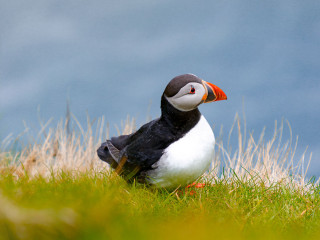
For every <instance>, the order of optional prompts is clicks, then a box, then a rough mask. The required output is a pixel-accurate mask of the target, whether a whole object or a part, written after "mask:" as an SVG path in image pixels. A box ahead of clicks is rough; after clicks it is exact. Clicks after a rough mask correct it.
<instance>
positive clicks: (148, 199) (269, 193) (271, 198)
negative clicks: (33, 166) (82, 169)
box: [0, 171, 320, 239]
mask: <svg viewBox="0 0 320 240" xmlns="http://www.w3.org/2000/svg"><path fill="white" fill-rule="evenodd" d="M232 179H233V180H230V179H211V181H210V182H211V183H214V184H211V183H210V184H208V185H207V186H206V187H205V188H203V189H197V190H195V194H193V195H191V194H190V193H182V192H167V191H165V190H150V189H147V188H145V187H144V186H141V185H140V186H136V185H127V184H126V183H124V182H123V181H122V179H120V178H119V177H118V176H115V175H113V174H111V173H110V172H108V171H101V172H98V173H92V172H86V173H74V172H73V173H70V172H60V173H59V174H57V175H56V176H54V177H53V176H52V177H50V178H43V177H33V178H28V176H27V175H24V176H21V177H19V178H17V177H16V176H14V175H13V174H12V173H10V172H2V175H1V176H0V239H182V238H187V239H319V237H320V230H319V229H320V228H319V227H320V211H319V210H320V205H319V203H320V195H319V192H320V189H319V186H316V185H312V184H310V185H309V187H308V190H306V188H304V189H300V190H299V189H297V188H292V187H291V186H289V185H288V184H283V183H276V184H273V185H271V186H269V187H267V186H265V185H264V184H263V182H260V183H259V181H258V180H257V179H252V181H241V180H240V179H238V178H237V177H234V178H232ZM188 191H191V190H188Z"/></svg>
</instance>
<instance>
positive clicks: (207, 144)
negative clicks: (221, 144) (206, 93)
mask: <svg viewBox="0 0 320 240" xmlns="http://www.w3.org/2000/svg"><path fill="white" fill-rule="evenodd" d="M214 144H215V138H214V135H213V132H212V129H211V127H210V125H209V123H208V122H207V120H206V119H205V118H204V117H203V116H201V118H200V120H199V122H198V123H197V125H196V126H194V128H192V129H191V130H190V131H189V132H188V133H187V134H186V135H185V136H184V137H182V138H181V139H179V140H178V141H176V142H174V143H173V144H171V145H170V146H169V147H167V148H166V149H165V151H164V154H163V155H162V157H161V158H160V159H159V161H158V162H157V163H155V164H154V165H153V167H156V169H155V170H152V171H149V172H148V173H147V174H148V176H149V177H150V183H152V184H154V185H155V186H156V187H165V188H176V187H178V186H185V185H187V184H189V183H191V182H192V181H194V180H196V179H197V178H198V177H200V176H201V175H202V174H203V173H204V172H205V171H206V170H207V169H208V168H209V166H210V163H211V162H212V160H213V157H214Z"/></svg>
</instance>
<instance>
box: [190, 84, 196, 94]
mask: <svg viewBox="0 0 320 240" xmlns="http://www.w3.org/2000/svg"><path fill="white" fill-rule="evenodd" d="M189 93H190V94H195V93H196V89H195V88H194V86H192V85H191V88H190V92H189Z"/></svg>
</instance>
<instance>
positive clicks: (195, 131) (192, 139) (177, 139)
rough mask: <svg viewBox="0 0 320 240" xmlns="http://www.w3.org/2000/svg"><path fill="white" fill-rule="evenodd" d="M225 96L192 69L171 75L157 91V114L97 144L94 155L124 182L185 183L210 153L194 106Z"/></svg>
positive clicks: (207, 133) (205, 127) (206, 128)
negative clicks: (124, 133) (135, 127)
mask: <svg viewBox="0 0 320 240" xmlns="http://www.w3.org/2000/svg"><path fill="white" fill-rule="evenodd" d="M226 99H227V96H226V94H225V93H224V92H223V91H222V90H221V89H220V88H219V87H217V86H215V85H213V84H212V83H209V82H206V81H204V80H202V79H200V78H199V77H197V76H195V75H193V74H184V75H180V76H177V77H175V78H173V79H172V80H171V81H170V82H169V84H168V85H167V87H166V89H165V90H164V92H163V94H162V97H161V117H160V118H158V119H155V120H153V121H151V122H149V123H147V124H145V125H143V126H142V127H141V128H140V129H139V130H138V131H136V132H135V133H132V134H129V135H122V136H119V137H112V138H111V140H107V141H106V142H104V143H102V145H101V147H100V148H99V149H98V150H97V152H98V156H99V158H100V159H101V160H103V161H105V162H107V163H109V164H110V166H111V167H112V168H113V169H115V170H116V172H117V173H118V174H119V175H120V176H122V177H124V178H125V179H126V180H127V181H129V182H130V181H132V180H133V179H135V180H136V181H137V182H141V183H146V184H148V185H151V186H154V187H164V188H167V189H172V188H176V187H179V186H186V185H187V184H189V183H191V182H193V181H194V180H196V179H197V178H198V177H200V176H201V175H202V174H203V173H204V172H205V171H206V170H208V168H209V166H210V164H211V162H212V160H213V157H214V144H215V138H214V134H213V131H212V129H211V127H210V125H209V123H208V122H207V120H206V119H205V118H204V116H203V115H202V114H201V113H200V111H199V110H198V106H199V105H200V104H201V103H209V102H215V101H219V100H226Z"/></svg>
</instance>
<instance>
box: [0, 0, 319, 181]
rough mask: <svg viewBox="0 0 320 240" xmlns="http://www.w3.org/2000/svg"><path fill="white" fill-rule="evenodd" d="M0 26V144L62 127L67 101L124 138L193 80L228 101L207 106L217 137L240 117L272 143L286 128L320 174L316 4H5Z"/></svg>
mask: <svg viewBox="0 0 320 240" xmlns="http://www.w3.org/2000/svg"><path fill="white" fill-rule="evenodd" d="M0 29H1V33H0V140H2V139H4V138H5V137H6V136H7V135H8V134H10V133H13V134H14V135H18V134H19V133H21V132H22V131H23V130H24V129H25V126H24V124H23V121H25V122H26V124H27V125H28V126H29V127H34V126H38V125H39V124H38V117H39V115H40V118H41V119H43V120H44V121H46V120H48V119H50V118H51V117H53V119H54V120H53V124H54V123H56V122H57V121H58V120H59V119H61V118H64V117H65V116H66V105H67V100H69V102H70V108H71V111H72V113H73V114H74V115H75V116H76V117H77V118H78V119H79V121H80V122H81V123H82V124H83V125H85V123H86V113H88V114H89V116H90V117H91V119H94V118H97V117H101V116H102V115H104V116H105V118H106V120H107V121H108V122H109V124H110V131H111V135H116V134H117V132H116V130H115V127H114V125H115V124H117V125H118V126H119V125H120V122H121V120H125V119H126V117H127V115H130V116H132V117H134V118H135V119H136V121H137V125H138V126H140V125H142V124H143V123H145V122H146V119H147V117H148V116H150V117H151V118H156V117H158V116H159V115H160V108H159V106H160V97H161V95H162V92H163V90H164V88H165V86H166V84H167V83H168V82H169V81H170V80H171V79H172V78H173V77H175V76H177V75H180V74H183V73H194V74H196V75H198V76H199V77H201V78H202V79H204V80H206V81H209V82H211V83H214V84H216V85H217V86H219V87H220V88H221V89H223V90H224V91H225V93H226V94H227V96H228V100H227V101H222V102H217V103H211V104H203V105H201V106H200V111H201V112H202V113H203V115H204V116H205V117H206V118H207V120H208V121H209V123H210V124H211V125H214V126H215V130H214V131H215V134H216V135H218V134H219V130H220V127H221V126H222V125H223V129H224V132H225V135H226V136H227V133H228V131H229V130H230V128H231V126H232V123H233V121H234V116H235V114H236V113H237V112H238V113H239V114H240V116H245V118H246V125H247V130H248V132H253V135H254V137H255V138H258V136H259V135H260V133H261V131H262V129H263V128H264V127H266V140H268V139H270V138H271V136H272V135H273V132H274V125H275V120H277V122H278V123H280V122H281V121H282V120H283V119H284V120H288V121H289V122H290V124H291V127H292V134H293V139H295V137H296V136H298V137H299V143H298V150H297V154H296V158H297V159H299V158H300V156H301V154H302V153H303V151H304V150H305V149H306V147H307V146H308V153H311V152H312V153H313V157H312V162H311V168H310V169H309V176H311V175H316V176H320V142H319V139H320V110H319V108H320V107H319V106H320V94H319V91H320V1H318V0H305V1H299V0H282V1H278V0H277V1H275V0H270V1H249V0H235V1H222V0H216V1H209V0H207V1H198V2H195V1H186V0H184V1H182V0H181V1H179V0H170V1H167V0H163V1H153V0H148V1H146V0H145V1H139V0H137V1H130V0H117V1H102V0H94V1H81V0H71V1H60V0H47V1H43V0H30V1H25V0H23V1H22V0H15V1H5V0H0ZM242 118H243V117H242ZM289 138H290V131H289V128H288V127H286V126H285V129H284V137H283V139H284V140H288V139H289Z"/></svg>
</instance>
